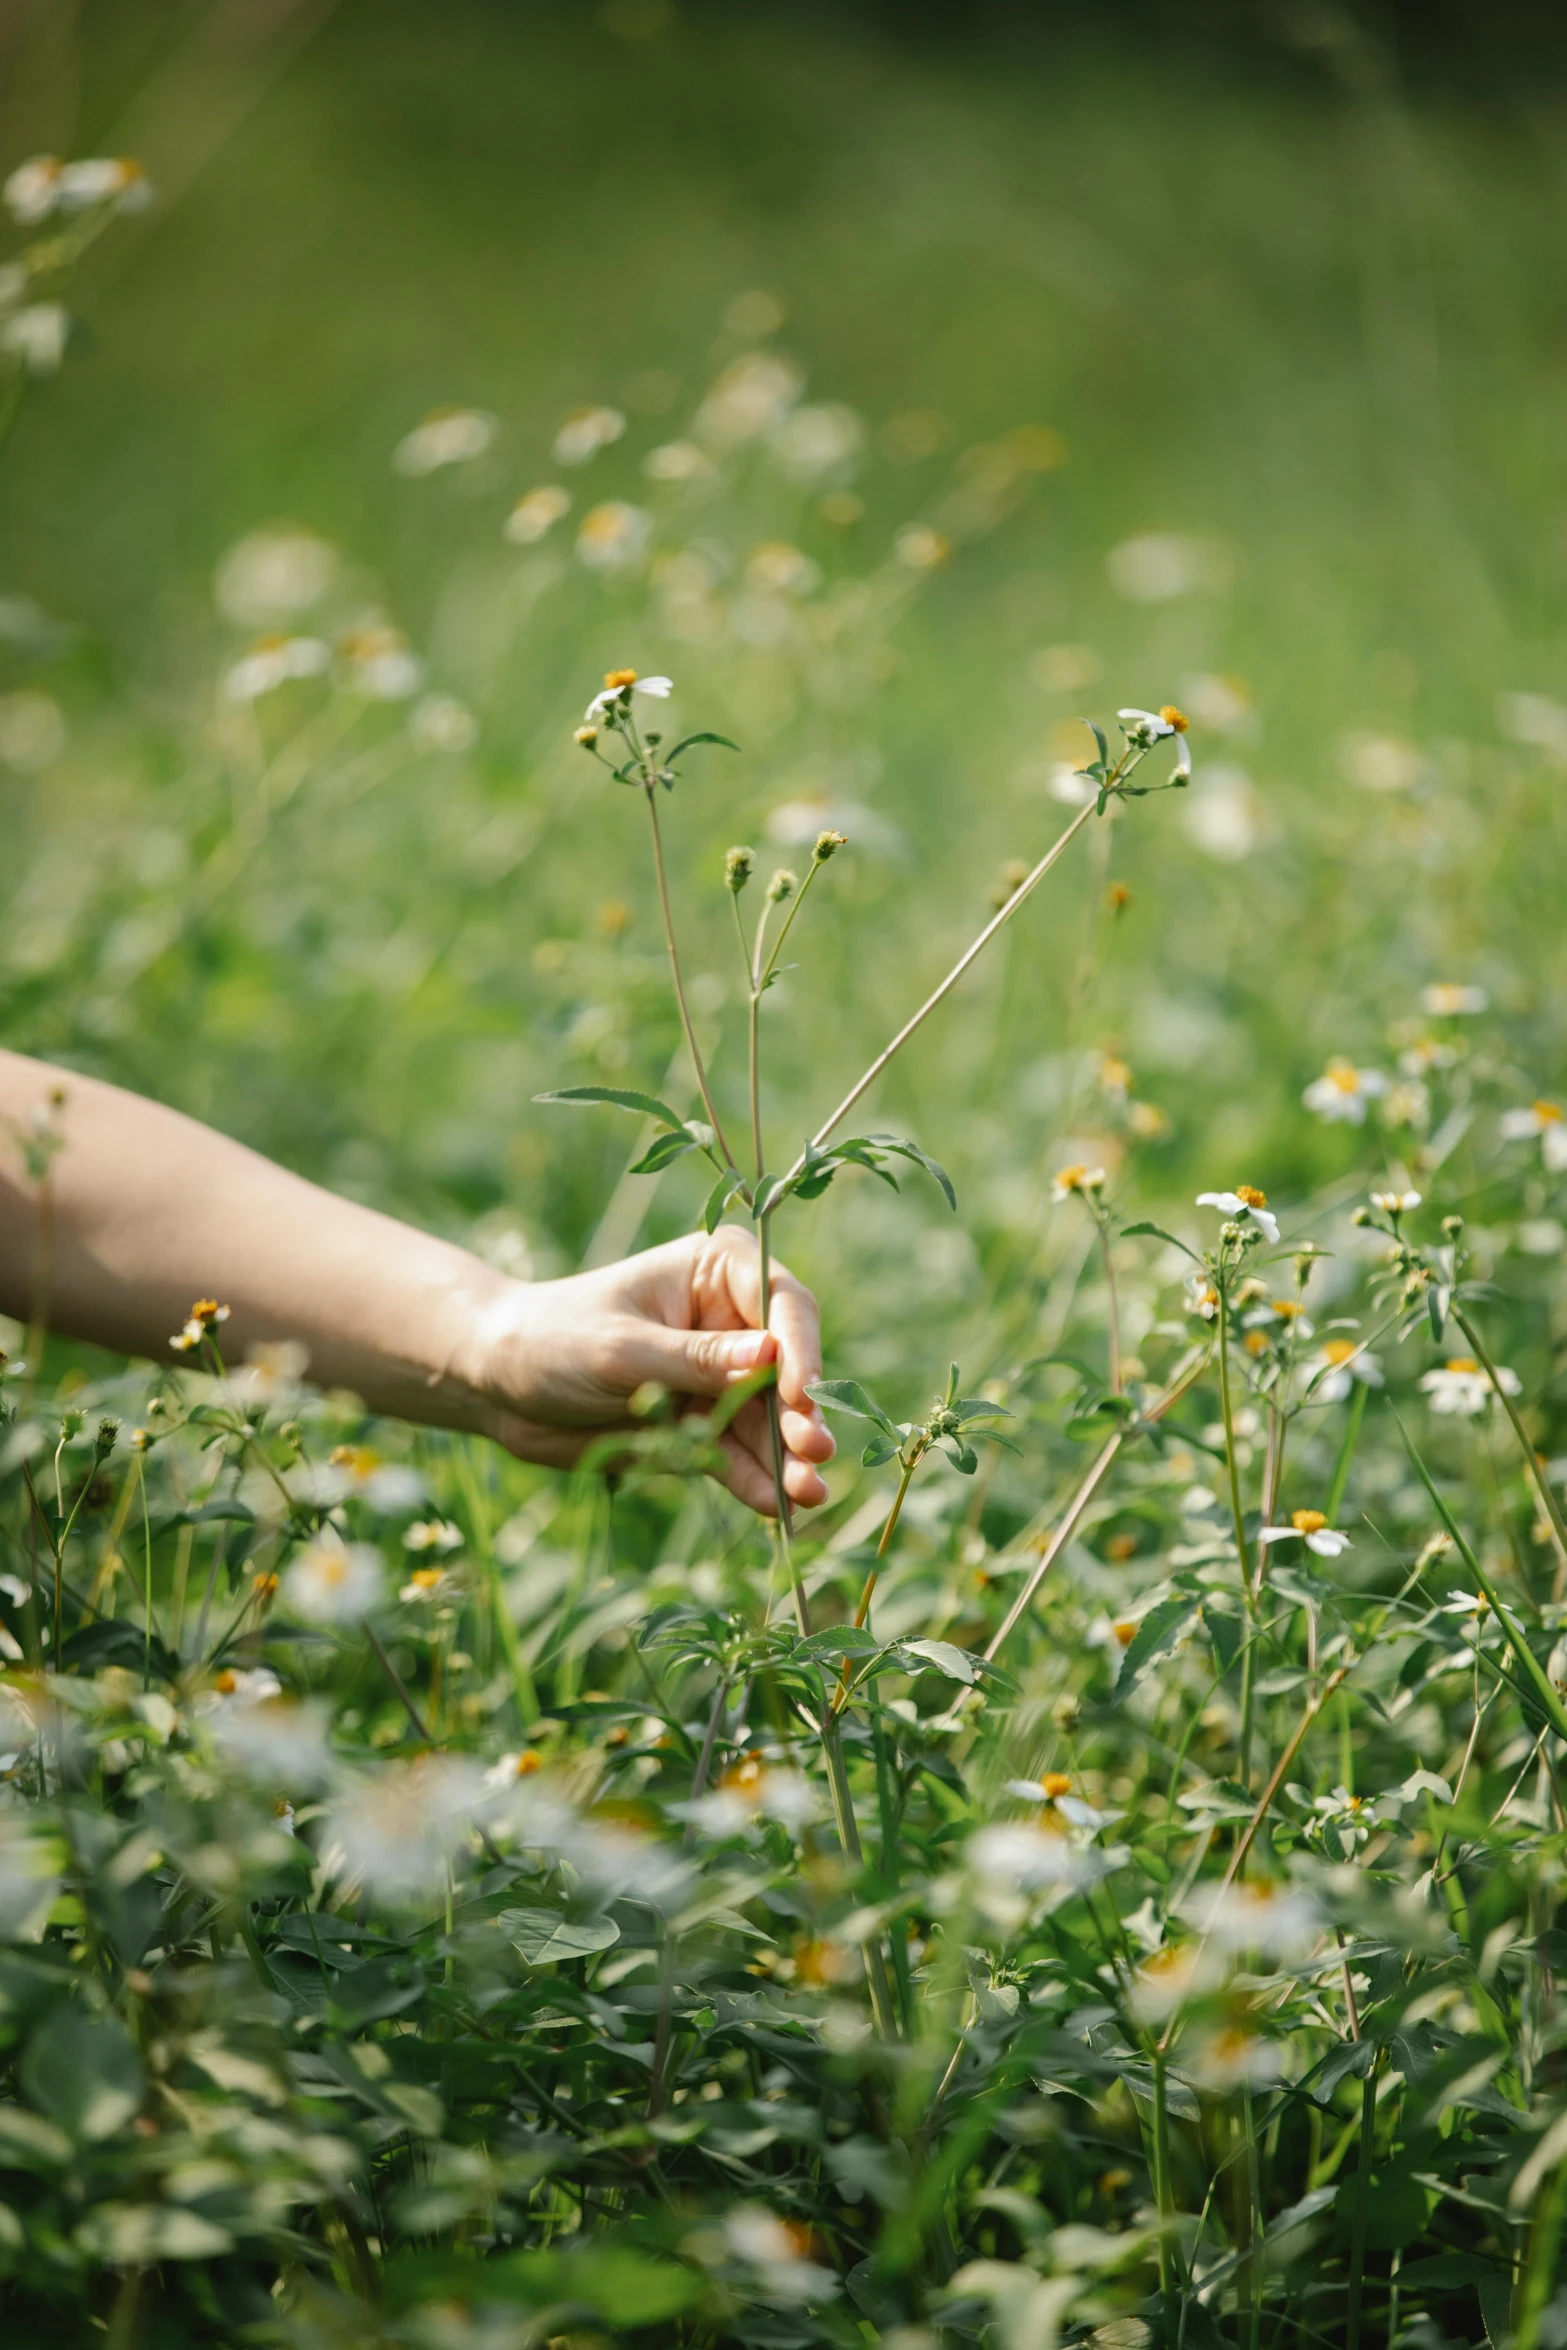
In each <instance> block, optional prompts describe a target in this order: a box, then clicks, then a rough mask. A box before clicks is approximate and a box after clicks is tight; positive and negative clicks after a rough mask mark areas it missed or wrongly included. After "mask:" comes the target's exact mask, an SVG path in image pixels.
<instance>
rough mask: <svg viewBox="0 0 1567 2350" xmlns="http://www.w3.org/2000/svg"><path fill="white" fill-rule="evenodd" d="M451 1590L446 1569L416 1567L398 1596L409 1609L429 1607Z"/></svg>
mask: <svg viewBox="0 0 1567 2350" xmlns="http://www.w3.org/2000/svg"><path fill="white" fill-rule="evenodd" d="M449 1588H450V1582H449V1578H448V1576H447V1573H446V1569H445V1568H444V1567H415V1569H414V1571H413V1573H412V1574H411V1575H410V1576H409V1578H408V1580H407V1582H406V1583H405V1584H404V1585H403V1587H402V1589H401V1590H400V1591H399V1592H398V1594H397V1596H398V1598H399V1599H400V1600H401V1601H402V1602H403V1604H404V1605H405V1606H407V1607H428V1606H429V1605H430V1603H431V1602H432V1601H433V1600H437V1599H439V1598H440V1597H441V1595H442V1593H443V1592H445V1591H446V1590H448V1589H449Z"/></svg>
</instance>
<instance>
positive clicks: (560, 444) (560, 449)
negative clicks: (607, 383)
mask: <svg viewBox="0 0 1567 2350" xmlns="http://www.w3.org/2000/svg"><path fill="white" fill-rule="evenodd" d="M625 429H626V420H625V418H624V417H623V416H622V415H621V413H620V410H619V409H618V408H574V409H573V410H572V412H571V414H570V415H569V416H568V417H567V419H566V421H565V423H564V424H563V425H562V426H561V428H560V430H559V432H558V433H557V434H556V435H555V444H554V447H553V448H552V449H551V451H550V454H551V456H552V457H553V458H554V460H555V462H556V464H557V465H587V464H589V463H590V462H591V461H592V459H593V458H595V457H596V456H597V455H598V453H599V451H600V449H607V448H608V447H609V446H610V444H611V443H612V442H614V441H618V440H619V438H620V436H621V434H622V433H623V432H624V431H625Z"/></svg>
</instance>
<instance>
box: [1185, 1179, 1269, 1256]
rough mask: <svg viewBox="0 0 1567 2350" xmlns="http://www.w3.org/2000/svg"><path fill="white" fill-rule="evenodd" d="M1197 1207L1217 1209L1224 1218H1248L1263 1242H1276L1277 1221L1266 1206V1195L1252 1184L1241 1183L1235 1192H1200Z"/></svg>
mask: <svg viewBox="0 0 1567 2350" xmlns="http://www.w3.org/2000/svg"><path fill="white" fill-rule="evenodd" d="M1197 1205H1198V1206H1199V1207H1200V1208H1217V1209H1218V1210H1219V1212H1220V1214H1221V1215H1225V1216H1233V1217H1237V1218H1238V1217H1241V1216H1249V1217H1250V1219H1251V1221H1252V1222H1253V1223H1254V1224H1255V1225H1256V1227H1257V1229H1258V1231H1259V1232H1260V1233H1261V1234H1262V1236H1263V1238H1264V1240H1266V1241H1268V1242H1270V1243H1274V1244H1276V1243H1277V1241H1278V1237H1279V1220H1278V1218H1277V1216H1275V1215H1274V1214H1273V1213H1272V1211H1271V1209H1270V1208H1269V1206H1268V1195H1267V1193H1266V1192H1263V1191H1258V1190H1257V1188H1256V1187H1255V1185H1254V1184H1250V1183H1243V1184H1242V1185H1241V1186H1240V1188H1239V1190H1237V1191H1200V1192H1199V1193H1198V1194H1197Z"/></svg>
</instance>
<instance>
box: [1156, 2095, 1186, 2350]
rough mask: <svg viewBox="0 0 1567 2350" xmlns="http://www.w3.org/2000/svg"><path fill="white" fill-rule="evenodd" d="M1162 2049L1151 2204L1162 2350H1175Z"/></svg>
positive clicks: (1176, 2326)
mask: <svg viewBox="0 0 1567 2350" xmlns="http://www.w3.org/2000/svg"><path fill="white" fill-rule="evenodd" d="M1165 2065H1166V2059H1165V2055H1164V2052H1163V2050H1162V2049H1159V2048H1156V2049H1155V2050H1154V2051H1153V2156H1154V2177H1153V2191H1154V2202H1155V2204H1156V2205H1157V2207H1158V2212H1159V2307H1160V2310H1161V2313H1162V2315H1163V2319H1164V2345H1165V2350H1175V2343H1176V2338H1177V2332H1178V2329H1179V2325H1180V2304H1179V2300H1178V2296H1177V2287H1176V2278H1175V2248H1174V2245H1173V2243H1172V2241H1171V2234H1172V2230H1173V2227H1174V2223H1175V2205H1174V2201H1173V2199H1172V2197H1171V2193H1170V2097H1169V2083H1168V2081H1167V2079H1166V2077H1165Z"/></svg>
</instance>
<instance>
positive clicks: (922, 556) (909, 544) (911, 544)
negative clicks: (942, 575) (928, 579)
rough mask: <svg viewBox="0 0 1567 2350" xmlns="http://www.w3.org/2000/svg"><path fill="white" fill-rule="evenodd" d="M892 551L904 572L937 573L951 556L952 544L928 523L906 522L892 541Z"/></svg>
mask: <svg viewBox="0 0 1567 2350" xmlns="http://www.w3.org/2000/svg"><path fill="white" fill-rule="evenodd" d="M892 551H893V553H894V554H895V555H896V556H897V558H898V561H899V562H900V563H901V564H902V565H903V567H904V569H905V570H906V571H937V570H939V569H940V567H941V565H942V564H943V563H945V562H946V560H947V557H948V556H949V555H950V554H951V552H952V544H951V541H950V540H949V539H946V538H944V537H943V536H942V534H941V532H940V531H939V530H932V528H931V526H930V524H929V523H928V522H908V523H905V524H904V526H903V528H902V530H900V531H899V533H898V535H897V537H896V538H895V539H894V540H893V542H892Z"/></svg>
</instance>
